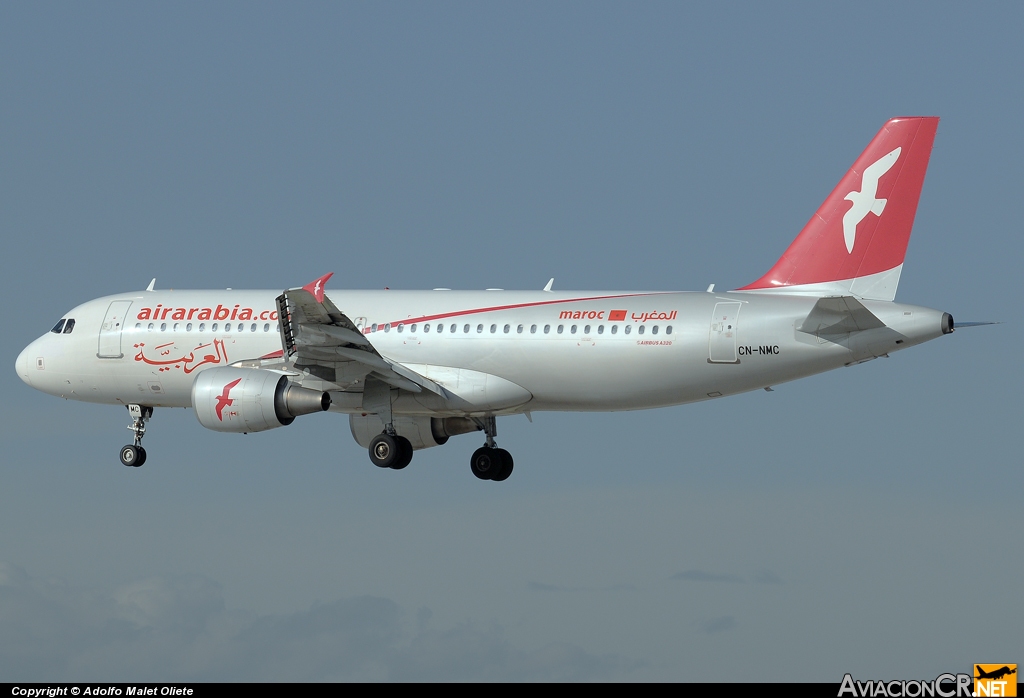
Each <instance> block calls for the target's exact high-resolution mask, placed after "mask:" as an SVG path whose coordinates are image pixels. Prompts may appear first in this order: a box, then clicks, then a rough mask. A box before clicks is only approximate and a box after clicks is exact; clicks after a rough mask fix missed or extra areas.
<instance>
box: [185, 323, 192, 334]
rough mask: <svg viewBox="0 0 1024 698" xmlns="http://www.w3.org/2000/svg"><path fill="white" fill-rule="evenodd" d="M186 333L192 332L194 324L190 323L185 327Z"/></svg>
mask: <svg viewBox="0 0 1024 698" xmlns="http://www.w3.org/2000/svg"><path fill="white" fill-rule="evenodd" d="M185 331H186V332H191V331H192V323H191V322H190V323H188V324H187V325H185Z"/></svg>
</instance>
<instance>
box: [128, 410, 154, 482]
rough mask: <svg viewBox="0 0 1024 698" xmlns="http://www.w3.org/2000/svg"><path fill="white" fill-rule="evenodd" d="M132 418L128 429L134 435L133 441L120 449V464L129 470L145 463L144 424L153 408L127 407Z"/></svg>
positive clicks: (150, 417)
mask: <svg viewBox="0 0 1024 698" xmlns="http://www.w3.org/2000/svg"><path fill="white" fill-rule="evenodd" d="M128 412H129V413H130V414H131V416H132V424H131V426H129V427H128V428H129V429H130V430H131V431H132V432H133V433H134V434H135V441H134V443H133V444H129V445H127V446H125V447H123V448H122V449H121V464H122V465H127V466H128V467H129V468H138V467H139V466H140V465H142V464H143V463H145V462H146V449H144V448H143V447H142V437H143V436H145V435H146V422H148V421H149V420H150V419H152V417H153V408H152V407H144V406H143V405H128Z"/></svg>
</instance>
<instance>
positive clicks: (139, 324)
mask: <svg viewBox="0 0 1024 698" xmlns="http://www.w3.org/2000/svg"><path fill="white" fill-rule="evenodd" d="M135 329H137V330H141V329H142V323H141V322H136V323H135Z"/></svg>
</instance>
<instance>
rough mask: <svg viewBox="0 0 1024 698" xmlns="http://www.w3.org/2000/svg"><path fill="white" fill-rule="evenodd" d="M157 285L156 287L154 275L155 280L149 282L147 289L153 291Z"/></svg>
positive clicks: (154, 278)
mask: <svg viewBox="0 0 1024 698" xmlns="http://www.w3.org/2000/svg"><path fill="white" fill-rule="evenodd" d="M155 287H156V277H153V280H152V281H150V282H149V286H146V290H147V291H152V290H153V289H154V288H155Z"/></svg>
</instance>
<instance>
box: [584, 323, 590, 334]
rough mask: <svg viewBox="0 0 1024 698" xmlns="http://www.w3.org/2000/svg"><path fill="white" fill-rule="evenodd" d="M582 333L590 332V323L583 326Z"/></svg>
mask: <svg viewBox="0 0 1024 698" xmlns="http://www.w3.org/2000/svg"><path fill="white" fill-rule="evenodd" d="M583 334H590V325H587V326H586V327H584V328H583Z"/></svg>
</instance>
